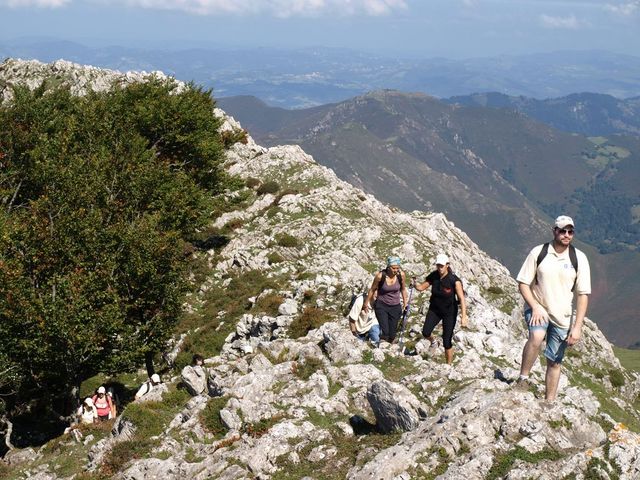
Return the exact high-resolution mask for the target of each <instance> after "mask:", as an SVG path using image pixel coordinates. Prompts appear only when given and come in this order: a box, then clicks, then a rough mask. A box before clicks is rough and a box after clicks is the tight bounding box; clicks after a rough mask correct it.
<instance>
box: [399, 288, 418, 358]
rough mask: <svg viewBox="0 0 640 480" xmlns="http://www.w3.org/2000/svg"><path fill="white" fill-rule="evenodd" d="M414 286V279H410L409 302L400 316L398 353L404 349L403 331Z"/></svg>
mask: <svg viewBox="0 0 640 480" xmlns="http://www.w3.org/2000/svg"><path fill="white" fill-rule="evenodd" d="M414 284H415V277H413V278H412V281H411V287H409V301H408V302H407V308H405V309H404V312H403V314H402V330H401V331H400V341H399V342H398V346H399V347H400V351H402V350H403V349H404V329H405V327H406V326H407V318H409V311H410V310H411V298H412V297H413V286H414Z"/></svg>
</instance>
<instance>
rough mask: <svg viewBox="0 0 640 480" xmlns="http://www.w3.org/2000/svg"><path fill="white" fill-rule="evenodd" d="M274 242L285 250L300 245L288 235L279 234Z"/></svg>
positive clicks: (294, 238)
mask: <svg viewBox="0 0 640 480" xmlns="http://www.w3.org/2000/svg"><path fill="white" fill-rule="evenodd" d="M276 242H277V243H278V245H280V246H281V247H287V248H295V247H298V246H299V245H300V242H299V241H298V239H297V238H296V237H294V236H293V235H289V234H288V233H279V234H278V235H276Z"/></svg>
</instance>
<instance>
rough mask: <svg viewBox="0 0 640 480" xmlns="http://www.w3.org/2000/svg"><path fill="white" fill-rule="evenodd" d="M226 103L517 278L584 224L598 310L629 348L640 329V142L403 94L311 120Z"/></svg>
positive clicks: (270, 141) (373, 97)
mask: <svg viewBox="0 0 640 480" xmlns="http://www.w3.org/2000/svg"><path fill="white" fill-rule="evenodd" d="M219 105H220V106H221V107H222V108H223V109H224V110H225V111H227V112H228V113H229V114H231V115H233V116H234V117H236V118H237V119H238V120H239V121H240V122H241V123H242V125H243V126H244V127H245V128H247V129H248V130H249V132H250V133H251V134H252V136H254V138H256V140H257V141H258V142H259V143H262V144H265V145H277V144H283V143H295V144H299V145H300V146H301V147H302V148H303V149H304V150H305V151H306V152H308V153H310V154H312V155H313V156H314V158H315V159H316V160H317V161H318V162H320V163H321V164H324V165H326V166H329V167H331V168H332V169H334V170H335V171H336V173H337V174H338V175H339V176H340V177H341V178H343V179H345V180H347V181H349V182H350V183H352V184H354V185H356V186H358V187H360V188H362V189H364V190H365V191H368V192H371V193H374V194H375V195H376V196H377V197H378V198H380V199H382V200H384V201H386V202H388V203H390V204H393V205H396V206H398V207H400V208H403V209H406V210H413V209H419V210H435V211H442V212H444V213H445V214H446V215H447V217H448V218H451V219H453V221H455V222H456V224H457V225H458V226H460V228H462V229H463V230H465V231H466V232H467V233H468V234H469V235H470V236H471V238H473V239H474V241H476V242H477V243H478V244H479V245H480V246H481V247H482V248H483V249H485V250H486V251H487V252H489V253H490V254H491V255H492V256H494V257H495V258H498V259H499V260H500V261H501V262H502V263H504V264H505V265H507V267H508V268H509V269H510V270H511V271H512V272H514V273H515V272H517V269H518V268H519V267H520V264H521V262H522V260H523V258H524V256H525V254H526V252H527V251H528V249H530V248H531V247H532V246H533V245H535V244H536V243H540V242H542V241H544V240H548V238H549V236H550V228H551V227H550V225H551V218H553V217H554V216H556V215H558V214H559V213H561V212H567V213H569V214H571V215H575V216H576V220H577V223H578V225H577V226H578V231H579V235H580V236H579V239H580V240H586V241H589V242H590V243H591V244H595V245H596V246H597V247H598V248H599V249H600V250H601V252H602V253H597V251H596V250H595V249H593V247H590V246H589V245H583V248H584V249H585V250H586V251H587V252H588V254H589V256H590V258H591V259H592V262H593V270H594V286H595V288H594V302H593V309H594V310H593V311H594V312H596V313H595V314H598V318H600V319H602V320H603V321H604V322H607V325H603V327H602V328H603V329H604V330H605V331H606V332H607V335H609V336H610V338H612V339H614V340H615V341H617V342H618V343H620V344H625V345H628V344H629V343H628V342H629V341H630V340H631V339H630V337H629V335H628V332H625V331H623V330H624V329H620V326H621V325H623V324H625V323H627V324H630V323H631V322H633V323H636V319H637V313H636V311H635V298H637V297H638V294H639V293H640V292H639V291H638V290H639V289H638V282H637V278H638V274H640V261H639V260H640V252H638V250H637V249H638V245H640V228H638V227H640V225H639V224H638V219H639V217H640V212H638V208H640V207H639V205H640V198H639V195H638V187H637V185H638V184H639V183H640V163H639V162H638V154H639V153H640V139H638V138H636V137H631V136H626V137H625V136H610V137H603V136H602V137H597V138H588V137H585V136H583V135H578V134H573V133H568V132H563V131H560V130H557V129H555V128H553V127H550V126H548V125H546V124H544V123H541V122H538V121H535V120H533V119H531V118H529V117H528V116H526V115H524V114H523V113H520V112H518V111H515V110H513V109H496V108H487V107H479V106H463V105H460V104H459V103H458V104H448V103H445V102H443V101H440V100H438V99H436V98H433V97H429V96H426V95H423V94H406V93H400V92H396V91H382V92H374V93H371V94H367V95H364V96H360V97H356V98H353V99H350V100H347V101H345V102H341V103H337V104H330V105H324V106H321V107H315V108H309V109H303V110H284V109H281V108H277V107H269V106H267V105H266V104H265V103H264V102H262V101H260V100H258V99H256V98H252V97H234V98H222V99H219ZM390 228H393V227H392V226H390ZM607 252H609V253H608V254H606V255H604V254H603V253H607ZM614 252H615V253H614ZM631 299H633V300H631ZM612 302H613V303H614V304H615V305H616V308H615V309H613V310H615V311H614V312H612V311H611V310H612V309H611V303H612ZM605 312H606V313H605ZM632 330H633V331H634V332H635V330H637V329H635V327H633V329H632ZM635 335H636V338H635V340H633V341H636V340H637V339H638V338H640V331H638V332H635ZM625 342H627V343H625ZM632 343H633V342H632Z"/></svg>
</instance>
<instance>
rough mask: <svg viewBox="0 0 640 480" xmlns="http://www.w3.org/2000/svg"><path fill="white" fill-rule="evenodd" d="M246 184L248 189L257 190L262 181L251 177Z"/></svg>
mask: <svg viewBox="0 0 640 480" xmlns="http://www.w3.org/2000/svg"><path fill="white" fill-rule="evenodd" d="M244 183H245V185H246V186H247V188H256V187H257V186H258V185H260V180H258V179H257V178H255V177H249V178H247V179H246V180H245V182H244Z"/></svg>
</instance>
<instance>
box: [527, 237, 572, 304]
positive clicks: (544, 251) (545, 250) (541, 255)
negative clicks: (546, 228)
mask: <svg viewBox="0 0 640 480" xmlns="http://www.w3.org/2000/svg"><path fill="white" fill-rule="evenodd" d="M548 252H549V243H548V242H547V243H545V244H544V245H543V246H542V250H540V253H539V254H538V259H537V260H536V276H535V278H534V281H535V283H538V267H539V266H540V264H541V263H542V260H544V257H546V256H547V253H548ZM569 260H571V265H572V266H573V269H574V270H575V272H576V278H575V279H574V281H573V287H572V288H571V291H572V292H573V291H574V290H575V289H576V282H577V281H578V255H577V254H576V247H574V246H573V245H569Z"/></svg>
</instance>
